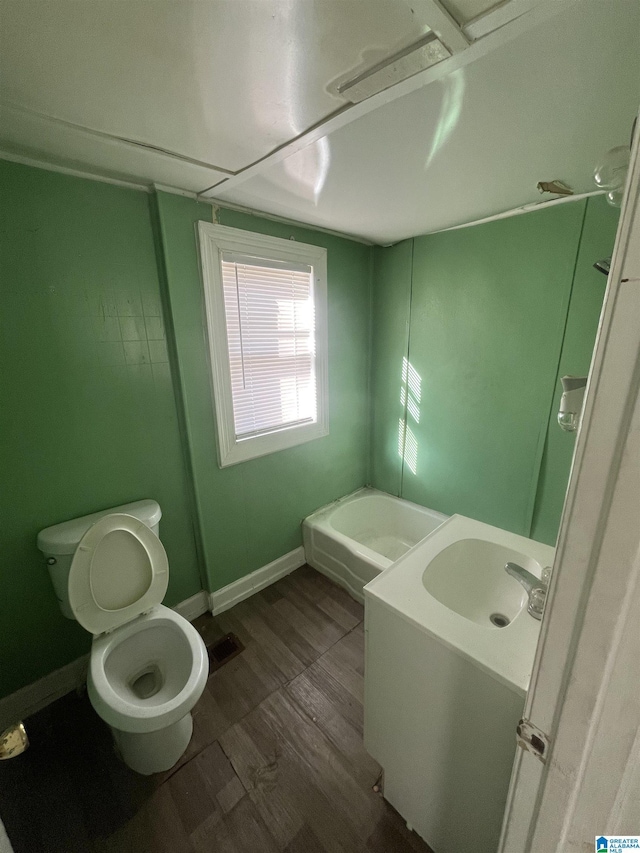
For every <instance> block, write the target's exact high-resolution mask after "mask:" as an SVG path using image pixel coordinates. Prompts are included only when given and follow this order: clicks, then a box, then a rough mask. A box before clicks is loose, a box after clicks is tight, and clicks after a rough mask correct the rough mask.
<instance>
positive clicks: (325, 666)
mask: <svg viewBox="0 0 640 853" xmlns="http://www.w3.org/2000/svg"><path fill="white" fill-rule="evenodd" d="M362 618H363V609H362V607H361V606H360V605H359V604H357V603H356V602H355V601H353V599H351V598H350V597H349V595H348V594H347V593H346V592H344V591H343V590H342V589H340V588H339V587H336V586H335V585H333V584H332V583H330V582H329V581H328V580H327V579H326V578H324V577H323V576H322V575H320V574H318V573H317V572H315V571H313V569H311V568H309V567H308V566H305V567H303V568H302V569H299V570H298V571H296V572H294V573H293V574H292V575H289V576H288V577H286V578H283V579H282V580H281V581H279V582H278V583H277V584H274V585H273V586H271V587H268V588H267V589H265V590H263V591H262V592H259V593H257V594H255V595H254V596H252V597H251V598H250V599H247V600H246V601H244V602H242V603H240V604H238V605H236V606H235V607H234V608H233V609H232V610H229V611H227V612H226V613H224V614H221V615H220V616H218V617H216V618H213V617H212V616H210V615H206V616H203V617H200V618H199V619H198V620H196V622H195V623H194V624H195V625H196V627H197V628H198V630H199V631H200V632H201V634H202V636H203V637H204V639H205V642H207V643H210V642H212V641H214V640H216V639H218V638H219V637H222V636H224V635H225V634H226V633H228V632H230V631H233V632H234V633H235V634H237V635H238V637H239V638H240V639H241V640H242V642H243V643H244V645H245V649H244V651H243V652H242V653H241V654H240V655H238V656H237V657H236V658H234V659H233V660H231V661H229V663H227V664H225V665H224V666H222V667H221V668H220V669H219V670H217V671H216V672H214V673H213V674H212V675H211V676H210V678H209V680H208V682H207V687H206V689H205V691H204V694H203V696H202V698H201V700H200V701H199V702H198V704H197V705H196V707H195V708H194V712H193V716H194V734H193V738H192V740H191V743H190V744H189V748H188V750H187V752H186V753H185V755H184V756H183V757H182V759H181V760H180V762H179V763H178V765H177V766H176V767H174V768H172V770H170V771H169V772H167V773H164V774H158V775H156V776H153V777H142V776H139V775H137V774H135V773H133V772H132V771H130V770H129V769H128V768H127V767H125V766H124V765H123V764H122V762H121V761H120V760H119V759H118V757H117V756H116V754H115V751H114V748H113V745H112V741H111V736H110V733H109V731H108V729H107V727H106V726H105V725H104V724H103V723H102V721H101V720H100V719H99V718H98V716H97V715H96V714H95V712H94V711H93V709H92V708H91V706H90V705H89V702H88V700H87V699H86V697H78V696H76V695H75V694H71V695H69V696H66V697H64V698H63V699H61V700H59V701H58V702H56V703H54V704H53V705H51V706H50V707H49V708H47V709H45V710H44V711H42V712H41V713H40V714H37V715H36V716H35V717H33V718H31V719H30V720H28V721H27V731H28V734H29V737H30V739H31V746H30V747H29V749H28V750H27V751H26V752H25V753H24V754H23V755H22V756H20V757H18V758H15V759H12V760H11V761H6V762H2V764H0V815H1V816H2V819H3V821H4V823H5V826H6V829H7V832H8V835H9V838H10V839H11V841H12V843H13V846H14V849H15V853H40V851H42V853H63V851H64V853H76V851H78V853H80V851H82V853H116V851H117V853H213V851H215V853H254V851H255V852H256V853H258V851H260V853H327V852H328V851H330V853H383V851H384V853H404V851H407V853H409V851H415V853H429V848H428V847H427V845H426V844H424V843H423V842H422V841H421V840H420V839H419V838H418V837H417V836H416V835H415V834H414V833H412V832H409V831H408V830H407V828H406V826H405V824H404V822H403V821H402V819H401V818H400V816H399V815H398V814H397V813H396V812H395V811H394V810H393V809H392V808H391V807H390V806H389V805H388V804H387V803H386V802H385V801H384V800H383V798H382V797H381V796H380V795H379V794H377V793H374V791H373V786H374V785H375V783H376V781H377V780H378V778H379V775H380V767H379V766H378V765H377V764H376V762H375V761H374V760H373V759H372V758H371V757H370V756H369V755H368V754H367V752H366V751H365V749H364V745H363V741H362V717H363V708H362V703H363V688H364V635H363V625H362Z"/></svg>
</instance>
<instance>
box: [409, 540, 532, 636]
mask: <svg viewBox="0 0 640 853" xmlns="http://www.w3.org/2000/svg"><path fill="white" fill-rule="evenodd" d="M509 561H511V562H513V563H518V565H520V566H522V567H523V568H524V569H527V570H528V571H530V572H531V574H533V575H535V576H536V577H539V576H540V572H541V570H542V566H540V565H539V564H538V563H537V562H536V561H535V560H533V559H532V558H531V557H527V556H525V555H524V554H522V553H521V552H519V551H515V550H513V548H507V547H505V546H504V545H501V544H499V543H497V542H488V541H487V540H486V539H460V540H458V541H457V542H454V543H453V544H452V545H448V546H447V547H446V548H445V549H444V550H443V551H440V553H439V554H437V555H436V556H435V557H434V558H433V560H431V562H430V563H429V565H428V566H427V568H426V569H425V570H424V573H423V575H422V583H423V584H424V587H425V589H426V590H427V592H428V593H429V594H430V595H432V596H433V597H434V598H435V599H437V601H439V602H440V603H441V604H444V606H445V607H448V608H449V609H450V610H453V611H454V613H458V614H460V616H464V618H465V619H469V620H471V622H476V623H477V624H478V625H484V626H485V627H487V628H505V627H506V626H507V625H508V624H509V623H510V622H512V621H513V620H514V619H515V618H516V616H517V615H518V614H519V613H520V611H521V610H522V608H523V607H525V606H526V604H527V600H528V596H527V594H526V592H525V590H524V588H523V586H522V584H520V583H518V581H517V580H515V578H512V577H511V576H510V575H508V574H507V573H506V572H505V570H504V566H505V563H507V562H509Z"/></svg>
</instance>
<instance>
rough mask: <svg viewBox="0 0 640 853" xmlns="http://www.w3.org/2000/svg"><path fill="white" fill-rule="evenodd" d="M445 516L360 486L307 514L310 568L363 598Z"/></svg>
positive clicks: (305, 531) (305, 526)
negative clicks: (380, 577) (357, 489)
mask: <svg viewBox="0 0 640 853" xmlns="http://www.w3.org/2000/svg"><path fill="white" fill-rule="evenodd" d="M447 518H448V516H446V515H442V514H441V513H439V512H435V511H434V510H432V509H426V508H425V507H422V506H418V505H417V504H413V503H410V502H409V501H405V500H402V499H401V498H394V497H392V496H391V495H388V494H386V493H385V492H379V491H378V490H377V489H370V488H365V489H360V490H359V491H357V492H354V493H353V494H352V495H347V497H344V498H340V500H338V501H335V502H334V503H332V504H329V506H326V507H323V508H322V509H319V510H317V511H316V512H314V513H313V515H310V516H308V517H307V518H305V520H304V521H303V522H302V538H303V542H304V551H305V557H306V560H307V563H309V565H310V566H313V568H314V569H317V570H318V571H319V572H322V573H323V574H325V575H327V577H329V578H331V580H333V581H335V582H336V583H338V584H340V585H341V586H343V587H345V588H346V589H347V590H348V591H349V592H350V593H351V595H352V596H353V597H354V598H355V599H357V600H358V601H363V600H364V595H363V592H362V589H363V587H364V586H365V585H366V584H368V583H369V581H371V580H373V579H374V578H375V577H377V576H378V575H379V574H380V572H382V571H383V570H384V569H387V568H389V566H392V565H393V564H394V563H395V562H396V560H398V559H400V557H402V556H403V554H406V552H407V551H408V550H409V549H410V548H412V547H413V546H414V545H417V544H418V542H420V541H422V540H423V539H424V538H425V537H426V536H428V535H429V534H430V533H432V532H433V531H434V530H435V529H436V527H439V526H440V525H441V524H442V523H443V522H444V521H446V520H447Z"/></svg>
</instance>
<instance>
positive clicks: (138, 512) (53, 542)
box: [38, 500, 162, 619]
mask: <svg viewBox="0 0 640 853" xmlns="http://www.w3.org/2000/svg"><path fill="white" fill-rule="evenodd" d="M114 512H123V513H125V514H126V515H133V516H134V518H139V519H140V521H143V522H144V523H145V524H146V525H147V527H150V528H151V530H153V532H154V533H155V534H156V536H159V532H158V531H159V527H160V519H161V518H162V511H161V509H160V505H159V504H158V503H157V502H156V501H151V500H146V501H135V502H134V503H130V504H122V506H114V507H111V509H103V510H100V512H93V513H91V515H83V516H82V517H81V518H73V519H71V521H63V522H62V523H61V524H54V525H53V526H52V527H47V528H45V529H44V530H41V531H40V533H38V548H39V549H40V551H42V553H43V554H44V555H45V557H46V558H47V569H48V570H49V574H50V576H51V582H52V583H53V588H54V590H55V593H56V598H57V599H58V604H59V605H60V610H62V613H63V614H64V615H65V616H66V617H67V619H74V618H75V617H74V615H73V612H72V610H71V607H70V605H69V569H70V568H71V560H72V559H73V555H74V554H75V551H76V548H77V547H78V543H79V542H80V540H81V539H82V537H83V536H84V534H85V533H86V532H87V530H88V529H89V528H90V527H91V526H92V525H94V524H95V523H96V521H98V520H99V519H101V518H104V516H105V515H111V513H114Z"/></svg>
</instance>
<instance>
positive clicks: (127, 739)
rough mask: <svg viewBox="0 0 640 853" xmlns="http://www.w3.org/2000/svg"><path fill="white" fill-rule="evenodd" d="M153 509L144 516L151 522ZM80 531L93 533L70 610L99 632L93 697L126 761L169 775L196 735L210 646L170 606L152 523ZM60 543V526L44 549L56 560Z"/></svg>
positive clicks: (86, 536) (42, 542) (127, 518)
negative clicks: (195, 713) (196, 708)
mask: <svg viewBox="0 0 640 853" xmlns="http://www.w3.org/2000/svg"><path fill="white" fill-rule="evenodd" d="M139 504H141V505H142V504H155V502H150V501H146V502H145V501H141V502H139ZM130 506H132V507H133V506H138V505H134V504H131V505H130ZM155 506H156V507H157V504H155ZM147 511H148V510H147V508H145V509H144V510H140V511H139V513H138V514H139V515H142V517H143V518H146V513H147ZM158 513H159V509H158ZM146 520H147V521H148V518H146ZM78 521H82V520H76V522H75V523H76V525H77V522H78ZM67 524H71V522H68V523H67ZM64 526H65V525H57V528H62V527H64ZM78 529H79V531H82V530H84V533H83V534H82V536H81V538H80V540H79V542H78V543H77V547H76V548H75V550H74V551H73V556H72V559H71V562H70V566H69V569H68V583H67V589H66V591H65V592H66V595H65V602H64V604H65V607H66V606H67V605H68V610H69V611H70V613H71V614H72V615H73V617H74V618H75V619H77V621H78V622H79V623H80V624H81V625H82V626H83V628H86V630H87V631H90V632H91V633H92V634H93V642H92V644H91V654H90V660H89V674H88V679H87V688H88V693H89V699H90V701H91V704H92V706H93V708H94V709H95V711H96V712H97V713H98V715H99V716H100V717H101V718H102V719H103V720H104V721H105V722H106V723H107V724H108V725H109V726H110V728H111V731H112V733H113V737H114V740H115V742H116V745H117V747H118V749H119V751H120V754H121V756H122V759H123V761H124V762H125V764H127V765H128V766H129V767H131V769H132V770H135V771H137V772H138V773H143V774H145V775H148V774H150V773H158V772H161V771H164V770H168V769H169V768H170V767H172V766H173V765H174V764H175V763H176V762H177V761H178V759H179V758H180V756H181V755H182V754H183V753H184V751H185V750H186V748H187V745H188V743H189V740H190V738H191V733H192V730H193V722H192V718H191V709H192V708H193V706H194V705H195V704H196V702H197V701H198V699H199V698H200V696H201V695H202V692H203V690H204V687H205V684H206V681H207V676H208V673H209V662H208V658H207V651H206V648H205V645H204V642H203V640H202V638H201V636H200V635H199V634H198V632H197V631H196V630H195V628H194V627H193V626H192V625H191V624H190V623H189V622H188V621H187V620H186V619H184V618H183V617H182V616H180V615H179V614H177V613H175V612H174V611H173V610H170V609H169V608H168V607H164V606H163V605H162V604H161V601H162V599H163V598H164V595H165V593H166V590H167V583H168V577H169V566H168V560H167V555H166V553H165V550H164V547H163V546H162V543H161V542H160V539H159V538H158V537H157V536H156V534H155V533H154V532H153V530H151V529H150V527H149V526H148V525H147V523H145V521H144V520H141V518H140V517H136V516H134V515H130V514H127V513H123V512H107V513H101V514H98V516H97V520H95V519H93V523H91V524H90V525H89V526H88V527H85V526H83V525H80V527H79V528H78ZM156 529H157V522H156ZM51 531H54V532H55V534H52V533H51ZM56 536H58V537H59V536H60V532H59V530H58V531H57V530H56V528H48V529H47V530H46V531H42V532H41V534H40V536H39V538H38V544H39V546H40V547H41V550H43V551H44V552H45V553H46V554H49V555H50V554H52V553H56V552H55V547H56V544H55V543H56V541H61V539H60V538H58V539H56ZM47 545H48V546H49V550H47V547H46V546H47ZM59 553H62V552H59ZM48 563H49V565H50V566H52V563H56V560H55V558H53V557H51V556H50V557H49V560H48ZM58 580H59V578H58ZM63 612H65V609H64V608H63Z"/></svg>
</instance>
